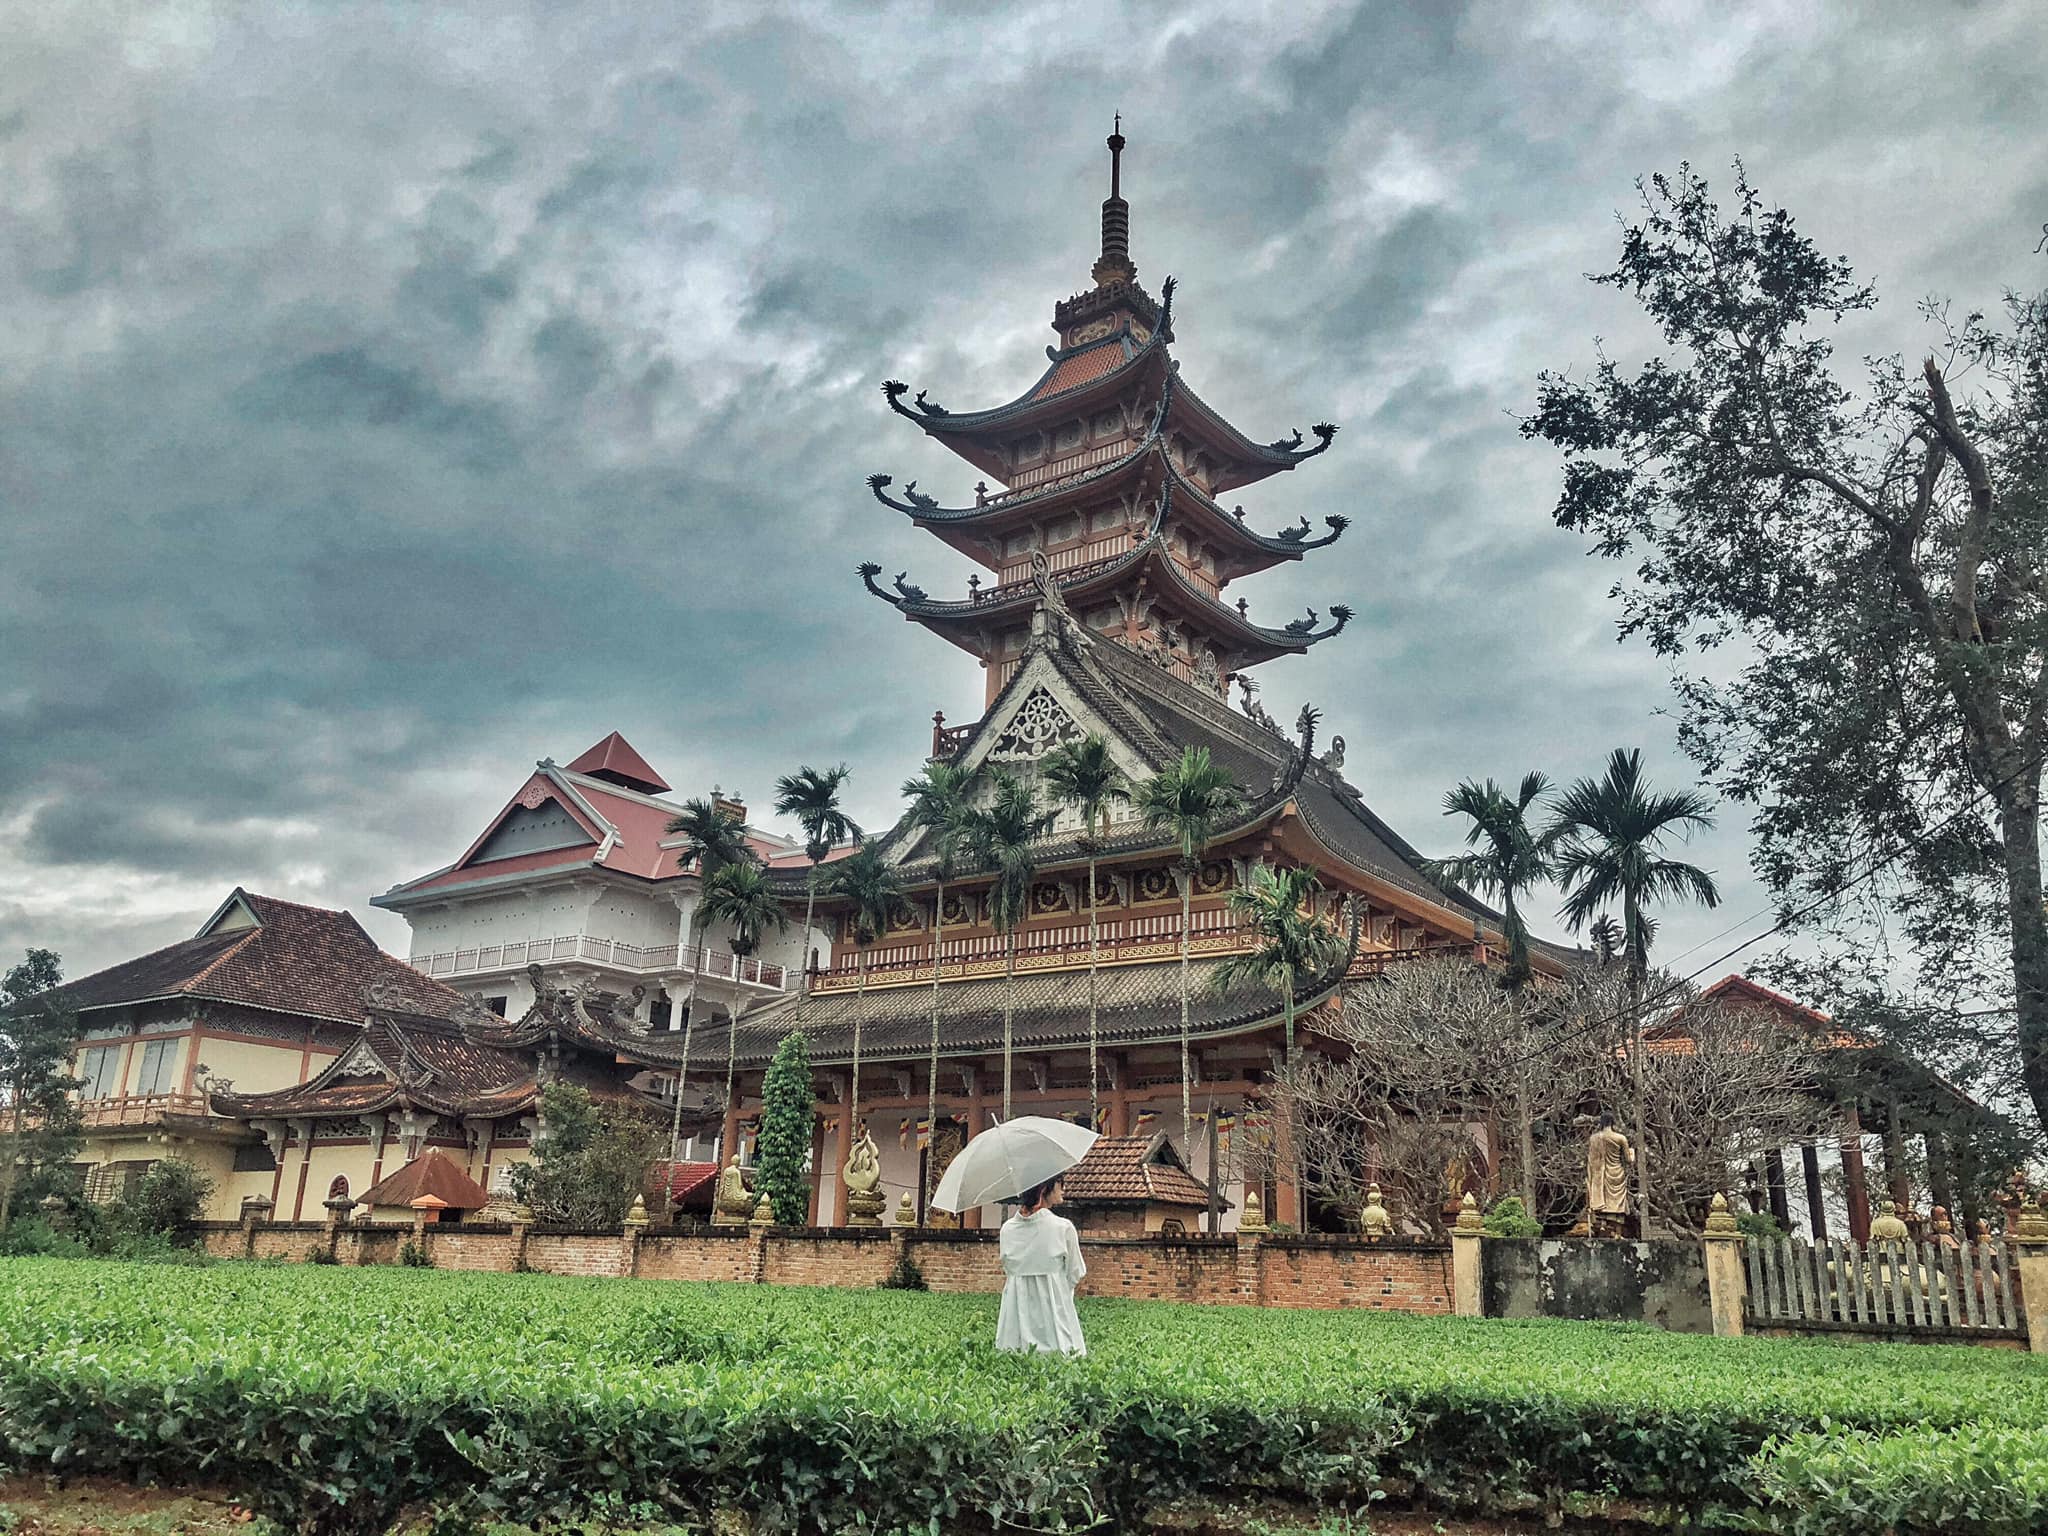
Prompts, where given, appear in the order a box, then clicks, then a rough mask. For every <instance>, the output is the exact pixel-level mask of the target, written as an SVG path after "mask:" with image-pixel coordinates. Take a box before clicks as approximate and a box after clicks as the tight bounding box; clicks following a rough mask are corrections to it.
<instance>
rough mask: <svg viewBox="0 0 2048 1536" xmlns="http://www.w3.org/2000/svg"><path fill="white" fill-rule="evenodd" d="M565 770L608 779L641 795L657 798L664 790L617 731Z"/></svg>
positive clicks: (664, 783)
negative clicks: (635, 790) (655, 796)
mask: <svg viewBox="0 0 2048 1536" xmlns="http://www.w3.org/2000/svg"><path fill="white" fill-rule="evenodd" d="M569 771H570V772H571V773H587V774H589V775H590V776H591V777H592V778H598V779H610V780H612V781H614V782H616V783H619V784H623V785H624V786H625V787H626V788H628V789H637V790H639V791H640V792H641V793H642V794H645V795H659V794H662V793H664V792H665V791H666V790H667V789H668V784H667V782H666V781H665V780H664V779H663V778H662V776H661V775H660V774H658V773H656V772H655V771H654V770H653V769H652V768H650V767H648V765H647V759H646V758H644V757H642V756H641V755H640V754H639V753H638V752H635V751H634V750H633V745H632V743H631V742H629V741H627V740H626V738H625V737H623V736H621V735H620V734H619V733H618V732H617V731H613V732H612V733H611V735H609V736H607V737H605V739H604V740H603V741H600V742H599V743H598V744H597V745H596V746H594V747H592V748H591V749H590V750H589V751H588V752H585V753H584V754H583V755H582V756H581V757H579V758H577V759H576V760H575V761H574V762H573V763H571V764H570V765H569Z"/></svg>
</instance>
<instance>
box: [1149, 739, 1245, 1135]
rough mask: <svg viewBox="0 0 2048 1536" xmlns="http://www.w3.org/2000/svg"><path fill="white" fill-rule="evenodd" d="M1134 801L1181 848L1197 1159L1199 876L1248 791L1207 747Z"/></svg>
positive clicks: (1183, 1009) (1189, 1131) (1186, 1121)
mask: <svg viewBox="0 0 2048 1536" xmlns="http://www.w3.org/2000/svg"><path fill="white" fill-rule="evenodd" d="M1134 799H1135V800H1136V802H1137V806H1138V811H1139V813H1140V814H1141V815H1142V816H1143V817H1144V818H1145V825H1146V826H1147V827H1150V828H1151V829H1152V830H1154V831H1163V832H1170V833H1172V834H1173V839H1174V841H1175V842H1176V843H1178V844H1179V845H1180V876H1181V878H1180V1133H1181V1137H1182V1144H1183V1145H1185V1146H1186V1147H1187V1148H1188V1155H1189V1156H1190V1157H1192V1156H1193V1155H1194V1134H1195V1104H1194V1095H1193V1093H1192V1091H1191V1090H1190V1088H1189V1086H1188V1077H1189V1068H1190V1061H1189V1058H1190V1055H1191V1054H1192V1053H1191V1049H1190V1044H1189V1036H1190V1033H1191V1025H1190V1022H1189V1017H1188V1009H1189V999H1188V940H1189V938H1190V937H1191V935H1192V932H1193V927H1194V915H1193V897H1194V890H1195V876H1196V874H1197V873H1198V872H1199V871H1200V869H1201V867H1202V855H1203V854H1204V853H1206V852H1208V849H1209V842H1210V839H1212V838H1213V837H1215V835H1216V833H1217V831H1218V830H1219V829H1220V828H1221V826H1222V824H1223V823H1224V822H1225V821H1227V820H1228V819H1229V818H1230V817H1232V816H1234V815H1236V814H1237V813H1238V812H1240V811H1241V810H1243V808H1244V803H1245V799H1244V791H1243V790H1242V789H1240V788H1238V785H1237V781H1236V780H1235V779H1233V778H1232V777H1231V776H1230V770H1229V769H1227V768H1224V767H1222V766H1221V765H1219V764H1216V763H1212V762H1211V761H1210V760H1209V749H1208V748H1207V747H1186V748H1183V749H1182V751H1181V755H1180V761H1179V762H1177V763H1175V764H1174V765H1173V766H1172V767H1170V768H1166V769H1163V770H1162V771H1160V772H1158V773H1155V774H1154V775H1153V776H1152V777H1151V778H1149V779H1147V780H1146V781H1145V782H1144V783H1142V784H1140V785H1139V786H1138V792H1137V794H1136V796H1135V797H1134Z"/></svg>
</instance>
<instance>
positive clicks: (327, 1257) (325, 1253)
mask: <svg viewBox="0 0 2048 1536" xmlns="http://www.w3.org/2000/svg"><path fill="white" fill-rule="evenodd" d="M306 1262H307V1263H308V1264H339V1263H340V1262H341V1260H340V1259H338V1258H336V1257H335V1256H334V1250H333V1249H332V1248H330V1247H328V1246H327V1245H326V1244H325V1243H315V1244H314V1245H313V1246H312V1247H310V1248H308V1249H307V1250H306Z"/></svg>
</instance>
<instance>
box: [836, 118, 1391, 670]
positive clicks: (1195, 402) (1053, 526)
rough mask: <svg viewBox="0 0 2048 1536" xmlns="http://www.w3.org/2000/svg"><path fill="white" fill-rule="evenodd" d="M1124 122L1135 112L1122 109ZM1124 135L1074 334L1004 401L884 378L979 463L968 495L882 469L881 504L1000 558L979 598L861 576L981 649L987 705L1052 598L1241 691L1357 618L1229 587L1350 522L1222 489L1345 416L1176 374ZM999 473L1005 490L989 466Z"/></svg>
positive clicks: (1113, 140)
mask: <svg viewBox="0 0 2048 1536" xmlns="http://www.w3.org/2000/svg"><path fill="white" fill-rule="evenodd" d="M1119 126H1121V125H1119ZM1123 148H1124V137H1123V134H1122V133H1121V132H1118V133H1113V134H1111V135H1110V139H1109V153H1110V173H1109V197H1108V199H1107V200H1106V201H1105V202H1104V203H1103V205H1102V254H1101V255H1100V256H1099V257H1098V258H1097V259H1096V262H1095V267H1094V271H1093V274H1092V275H1093V277H1094V286H1093V287H1092V288H1089V289H1088V290H1087V291H1086V292H1084V293H1080V294H1077V295H1075V296H1074V297H1073V298H1070V299H1067V300H1065V301H1064V302H1062V303H1060V304H1057V305H1055V306H1054V307H1053V319H1052V325H1053V329H1054V330H1055V331H1057V332H1058V333H1059V345H1058V346H1054V347H1047V348H1046V358H1047V367H1046V370H1045V372H1044V373H1043V374H1041V375H1040V376H1039V378H1038V380H1037V382H1036V383H1034V384H1033V385H1032V386H1031V387H1030V388H1029V389H1028V390H1026V391H1025V392H1024V393H1023V394H1022V395H1020V396H1019V397H1018V398H1017V399H1015V400H1012V401H1011V402H1009V404H1007V405H999V406H996V407H994V408H993V409H991V410H985V411H949V410H947V409H946V408H945V407H943V406H941V405H938V404H935V403H933V402H931V401H928V400H927V399H926V398H925V391H924V390H919V391H918V392H917V394H916V395H915V397H914V398H913V399H912V400H911V402H910V403H909V404H907V405H906V404H905V403H904V400H903V396H904V395H905V394H906V393H908V388H907V386H905V385H903V384H901V383H898V382H896V381H894V380H891V381H890V382H889V383H887V384H885V385H883V386H882V387H883V390H884V392H885V393H886V394H887V395H888V398H889V404H890V406H891V407H892V408H893V409H895V410H896V411H897V412H898V413H899V414H901V415H903V416H907V417H908V418H909V419H910V420H912V421H914V422H916V423H917V424H918V426H919V427H921V428H923V429H924V431H925V432H926V433H927V434H929V435H930V436H931V437H933V438H935V439H937V440H938V441H939V442H941V443H944V444H945V445H946V446H947V447H948V448H950V449H951V450H952V451H953V452H955V453H957V454H958V455H959V456H960V457H961V458H963V459H965V460H966V461H967V462H968V464H969V465H971V466H972V467H973V468H974V469H975V470H977V471H978V472H980V474H981V475H983V476H984V477H986V478H984V479H983V480H982V481H980V482H979V483H977V484H976V485H975V487H974V498H973V501H972V503H971V504H969V505H963V506H958V507H944V506H940V505H939V503H938V501H937V499H936V498H934V497H931V496H927V495H925V494H924V493H922V492H920V491H919V490H918V488H917V483H916V482H915V481H912V482H910V483H909V484H908V485H905V486H904V487H903V488H902V490H901V492H900V494H897V495H892V494H891V488H892V486H893V485H894V481H893V480H892V479H891V477H889V476H888V475H875V476H872V477H871V478H870V479H869V481H868V484H869V485H870V486H871V487H872V488H873V490H874V493H875V495H876V496H877V497H878V498H879V499H880V500H881V501H882V502H883V504H884V505H887V506H890V507H894V508H895V509H896V510H898V511H899V512H902V513H904V514H905V515H907V516H908V517H910V518H911V520H912V521H914V522H915V523H916V524H917V525H918V526H919V527H920V528H925V529H928V530H930V531H931V532H933V533H935V534H937V535H938V536H939V537H940V538H942V539H944V540H945V541H946V543H948V544H950V545H951V546H952V547H953V548H954V549H957V550H959V551H960V552H961V553H962V554H964V555H966V556H967V557H968V558H969V559H972V560H974V561H976V562H978V563H979V564H980V565H981V566H983V567H984V568H985V569H986V570H987V571H989V573H990V579H989V580H988V581H987V582H984V581H983V580H982V579H981V578H980V577H979V576H975V577H971V578H970V579H969V583H968V586H969V590H968V593H967V595H966V596H965V597H964V598H959V599H955V600H951V601H946V600H940V599H934V598H932V597H929V596H928V595H926V593H925V592H924V591H923V590H922V589H921V588H919V587H916V586H913V585H910V584H909V583H908V582H907V581H906V577H907V576H908V574H909V573H908V572H903V573H899V574H898V576H897V577H896V579H895V583H894V586H895V590H894V591H893V592H891V591H888V590H885V589H884V588H883V587H881V586H879V585H877V583H876V580H875V578H876V577H877V576H879V575H881V567H879V566H864V567H863V568H862V576H863V578H864V579H865V580H866V582H867V584H868V589H869V590H870V591H871V592H873V593H874V594H875V595H876V596H877V597H880V598H882V599H883V600H884V601H886V602H889V603H892V604H894V605H895V606H896V607H898V608H900V609H901V610H902V611H903V615H904V617H905V618H909V619H914V620H916V621H917V622H918V623H920V624H923V625H925V626H926V627H927V628H929V629H932V630H934V631H936V632H937V633H939V634H941V635H944V636H945V637H946V638H947V639H948V640H950V641H952V642H953V643H954V644H955V645H957V646H959V647H961V648H962V649H963V650H966V651H969V652H971V653H972V654H973V655H974V656H976V657H977V658H979V660H980V661H981V664H982V666H983V667H984V668H985V669H986V674H987V676H986V691H985V696H984V699H983V704H984V707H986V706H987V705H989V704H992V703H994V702H995V698H996V695H997V694H999V693H1000V692H1001V691H1002V689H1003V685H1004V684H1006V683H1007V682H1009V680H1010V678H1011V676H1012V675H1013V674H1014V673H1015V672H1016V669H1017V666H1018V663H1019V661H1020V659H1021V658H1022V656H1023V653H1024V650H1025V647H1026V645H1027V643H1028V641H1029V638H1030V620H1031V613H1032V610H1033V609H1034V608H1035V607H1037V606H1038V604H1039V603H1040V602H1041V601H1046V602H1049V603H1053V604H1055V605H1057V606H1058V607H1059V608H1061V609H1062V610H1063V611H1065V612H1067V613H1071V614H1072V615H1073V617H1074V618H1075V619H1077V620H1078V622H1079V623H1081V624H1082V625H1084V626H1085V627H1086V628H1087V629H1088V630H1089V631H1090V632H1092V633H1093V634H1095V635H1099V636H1102V637H1105V638H1107V639H1109V640H1112V641H1114V642H1115V643H1117V644H1119V645H1123V646H1127V647H1129V648H1130V649H1131V650H1133V651H1136V652H1137V653H1138V654H1140V655H1141V656H1145V657H1147V658H1148V659H1150V660H1151V661H1152V662H1154V663H1155V664H1156V665H1158V666H1159V667H1161V668H1163V669H1165V670H1167V671H1169V672H1171V673H1172V674H1173V675H1174V676H1176V677H1178V678H1180V679H1181V680H1182V681H1183V682H1188V683H1193V684H1195V685H1196V686H1198V687H1201V688H1203V689H1206V690H1207V691H1209V692H1211V693H1214V694H1217V695H1225V696H1227V694H1228V692H1229V689H1230V684H1231V681H1232V679H1234V678H1235V677H1236V676H1237V674H1238V673H1240V672H1242V671H1243V670H1244V669H1245V668H1247V667H1251V666H1256V665H1257V664H1258V663H1260V662H1262V661H1269V660H1271V659H1272V658H1273V657H1275V656H1279V655H1283V654H1287V653H1295V654H1299V653H1300V652H1303V651H1305V650H1307V649H1308V647H1309V646H1311V645H1313V644H1315V643H1316V642H1317V641H1319V640H1323V639H1327V638H1328V637H1329V636H1331V635H1334V634H1336V633H1337V632H1338V631H1339V630H1341V629H1343V627H1344V625H1345V623H1346V622H1347V621H1348V620H1349V619H1350V617H1351V611H1350V610H1349V609H1348V608H1346V607H1344V606H1343V605H1341V604H1333V605H1331V607H1330V609H1329V623H1328V625H1327V627H1324V628H1318V624H1319V623H1320V622H1321V620H1320V617H1319V616H1318V615H1317V614H1316V612H1315V611H1314V610H1313V609H1311V610H1310V611H1309V612H1308V614H1307V615H1306V616H1305V617H1303V618H1300V619H1296V620H1294V621H1293V622H1291V623H1288V624H1285V625H1282V626H1281V627H1279V628H1269V627H1267V626H1265V625H1262V624H1256V623H1254V622H1252V620H1251V618H1250V617H1249V616H1248V612H1247V610H1248V606H1249V605H1248V604H1247V602H1246V601H1245V600H1243V599H1241V598H1240V599H1238V600H1237V601H1236V602H1234V603H1233V602H1231V601H1230V600H1229V599H1227V598H1226V597H1225V596H1224V589H1225V588H1226V587H1228V586H1229V585H1230V583H1231V582H1232V581H1234V580H1236V579H1237V578H1238V577H1240V576H1249V575H1252V574H1254V573H1256V572H1259V571H1263V570H1266V569H1268V568H1270V567H1272V566H1274V565H1277V564H1279V563H1280V562H1281V561H1283V560H1298V559H1300V558H1301V557H1302V555H1303V554H1304V553H1305V552H1306V551H1308V550H1311V549H1318V548H1321V547H1322V546H1323V545H1326V544H1333V543H1335V542H1336V540H1337V538H1338V536H1339V535H1340V534H1341V533H1343V531H1344V528H1345V525H1346V522H1347V520H1346V519H1345V518H1343V517H1334V516H1333V517H1328V518H1325V519H1324V522H1325V524H1326V525H1327V527H1328V529H1329V531H1328V532H1327V533H1325V534H1323V535H1322V536H1321V537H1318V538H1310V537H1309V533H1310V527H1309V522H1308V520H1307V519H1306V518H1303V519H1302V520H1301V522H1300V524H1299V526H1297V527H1294V528H1288V529H1283V530H1281V531H1280V532H1279V533H1277V534H1265V533H1261V532H1259V531H1258V530H1257V529H1256V528H1254V527H1253V526H1252V525H1251V524H1250V523H1249V522H1248V521H1247V519H1246V515H1245V511H1244V508H1243V507H1241V506H1238V505H1236V504H1235V503H1232V504H1231V505H1229V506H1226V505H1225V504H1224V501H1223V498H1226V497H1229V496H1230V495H1232V493H1234V492H1236V491H1239V490H1241V489H1243V488H1244V487H1245V486H1248V485H1251V484H1254V483H1255V482H1257V481H1260V480H1264V479H1265V478H1266V477H1267V476H1269V475H1275V474H1278V473H1280V472H1281V471H1283V470H1290V469H1293V468H1294V467H1295V466H1296V465H1297V464H1300V463H1301V462H1302V461H1303V460H1306V459H1311V458H1314V457H1315V456H1316V455H1317V454H1319V453H1321V452H1322V451H1323V450H1324V449H1326V448H1328V447H1329V446H1330V439H1331V438H1332V437H1333V436H1334V435H1335V433H1336V430H1337V429H1336V428H1335V427H1334V426H1331V425H1329V424H1327V423H1321V424H1318V425H1317V426H1316V427H1315V428H1314V429H1313V431H1314V435H1315V443H1314V445H1313V446H1312V447H1304V446H1303V443H1304V441H1305V439H1304V438H1303V437H1302V435H1301V433H1300V432H1299V431H1295V432H1293V433H1292V434H1291V435H1290V436H1289V437H1287V438H1285V439H1283V440H1281V441H1279V442H1271V443H1263V444H1261V443H1255V442H1253V441H1252V440H1251V439H1250V438H1247V437H1246V436H1245V435H1244V434H1243V433H1242V432H1240V431H1238V430H1237V428H1236V427H1234V426H1232V425H1231V424H1230V423H1229V422H1227V421H1225V420H1224V419H1223V418H1222V417H1221V416H1220V415H1218V414H1217V413H1216V412H1215V411H1213V410H1211V409H1210V408H1209V407H1208V406H1207V405H1206V404H1204V403H1203V401H1202V399H1201V397H1200V396H1199V395H1197V394H1196V393H1195V392H1194V390H1193V389H1191V388H1189V387H1188V385H1187V384H1186V383H1184V382H1183V381H1182V380H1181V378H1180V376H1179V367H1180V365H1179V364H1178V363H1176V362H1174V361H1173V359H1172V356H1171V354H1170V353H1169V351H1168V348H1169V346H1170V344H1171V343H1172V341H1173V279H1172V278H1170V277H1169V278H1168V279H1167V280H1166V281H1165V282H1164V283H1162V284H1161V285H1160V297H1159V299H1157V300H1155V299H1154V298H1153V297H1152V295H1151V294H1149V293H1148V292H1146V291H1145V289H1144V287H1143V286H1142V285H1141V284H1140V283H1139V281H1138V269H1137V266H1136V264H1135V263H1133V262H1132V260H1131V256H1130V209H1129V205H1128V204H1126V203H1125V201H1124V198H1123V193H1122V163H1123ZM991 479H993V480H996V481H999V482H1001V484H1002V487H1003V488H1002V489H996V490H991V489H990V487H989V484H988V481H989V480H991Z"/></svg>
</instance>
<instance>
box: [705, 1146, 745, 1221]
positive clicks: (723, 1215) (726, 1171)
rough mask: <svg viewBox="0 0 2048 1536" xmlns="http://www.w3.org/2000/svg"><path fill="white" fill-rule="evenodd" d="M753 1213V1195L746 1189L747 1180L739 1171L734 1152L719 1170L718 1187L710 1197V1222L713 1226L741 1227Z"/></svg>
mask: <svg viewBox="0 0 2048 1536" xmlns="http://www.w3.org/2000/svg"><path fill="white" fill-rule="evenodd" d="M753 1214H754V1197H753V1195H751V1194H750V1193H748V1191H747V1181H746V1178H745V1176H744V1175H743V1174H741V1172H740V1160H739V1155H738V1154H737V1153H735V1154H734V1155H733V1159H732V1161H731V1162H729V1163H727V1164H726V1165H725V1167H724V1168H723V1169H722V1170H720V1172H719V1175H718V1189H717V1191H716V1192H715V1193H714V1194H713V1195H712V1197H711V1224H712V1225H713V1226H714V1227H743V1226H745V1225H746V1224H747V1221H748V1219H749V1218H751V1217H752V1216H753Z"/></svg>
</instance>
